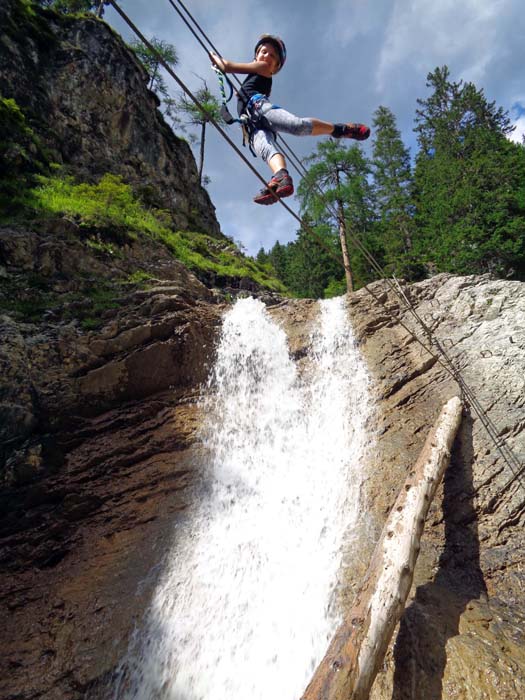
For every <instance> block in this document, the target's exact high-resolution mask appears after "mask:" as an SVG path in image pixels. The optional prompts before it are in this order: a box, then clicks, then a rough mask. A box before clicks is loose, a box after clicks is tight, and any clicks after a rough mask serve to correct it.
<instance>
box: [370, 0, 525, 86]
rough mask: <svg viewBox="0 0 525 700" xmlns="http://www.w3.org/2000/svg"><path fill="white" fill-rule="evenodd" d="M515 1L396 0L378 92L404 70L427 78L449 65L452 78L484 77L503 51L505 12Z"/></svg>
mask: <svg viewBox="0 0 525 700" xmlns="http://www.w3.org/2000/svg"><path fill="white" fill-rule="evenodd" d="M515 1H516V0H499V2H498V1H497V0H463V2H461V3H458V2H456V0H440V2H439V3H437V2H435V0H412V1H408V0H395V4H394V9H393V12H392V15H391V18H390V22H389V26H388V27H387V37H386V41H385V43H384V45H383V47H382V48H381V53H380V60H379V64H378V67H377V73H376V90H377V92H378V93H382V92H384V91H387V92H388V91H389V90H391V89H392V86H395V84H396V82H397V80H398V79H399V73H400V70H403V69H404V70H407V71H408V74H409V75H410V74H416V75H418V76H422V77H425V76H426V75H427V73H428V72H429V71H431V70H433V69H434V68H435V67H436V66H442V65H448V66H449V67H450V68H451V69H452V70H453V72H454V77H455V78H456V79H457V78H465V79H467V80H470V81H473V82H474V83H476V82H477V81H480V80H483V79H484V77H485V76H486V73H487V68H488V67H489V66H490V65H491V63H493V62H494V61H495V60H497V59H498V56H499V55H501V54H503V53H505V51H506V48H507V37H506V36H505V26H506V21H505V17H506V10H507V9H508V8H509V7H510V6H512V5H513V4H515ZM394 89H395V87H394Z"/></svg>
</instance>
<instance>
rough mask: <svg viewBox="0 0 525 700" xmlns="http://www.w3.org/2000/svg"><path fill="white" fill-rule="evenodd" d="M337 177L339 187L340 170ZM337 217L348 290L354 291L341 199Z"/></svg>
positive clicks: (338, 202)
mask: <svg viewBox="0 0 525 700" xmlns="http://www.w3.org/2000/svg"><path fill="white" fill-rule="evenodd" d="M335 178H336V184H337V187H338V188H339V186H340V184H341V180H340V178H339V171H338V170H337V171H336V174H335ZM337 218H338V219H339V243H340V244H341V253H342V255H343V267H344V268H345V277H346V291H347V292H348V293H350V292H353V291H354V280H353V278H352V268H351V267H350V256H349V255H348V245H347V242H346V224H345V209H344V206H343V202H342V201H341V200H340V199H338V200H337Z"/></svg>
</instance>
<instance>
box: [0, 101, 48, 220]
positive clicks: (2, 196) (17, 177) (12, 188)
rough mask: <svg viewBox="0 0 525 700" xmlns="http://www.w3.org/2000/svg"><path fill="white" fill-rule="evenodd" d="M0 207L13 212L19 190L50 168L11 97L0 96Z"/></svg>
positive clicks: (46, 158)
mask: <svg viewBox="0 0 525 700" xmlns="http://www.w3.org/2000/svg"><path fill="white" fill-rule="evenodd" d="M0 164H1V165H0V209H2V210H3V211H4V212H7V213H9V212H12V211H13V210H14V209H15V207H16V200H17V197H18V195H19V192H20V190H21V189H23V188H24V187H28V186H30V185H31V184H32V183H33V182H34V181H35V175H36V174H38V173H44V172H46V171H47V170H48V169H49V161H48V156H47V154H46V153H45V151H44V149H43V148H42V146H41V143H40V140H39V139H38V137H37V136H36V135H35V133H34V131H33V130H32V129H31V127H30V126H29V124H28V122H27V119H26V116H25V114H24V113H23V111H22V110H21V109H20V107H19V106H18V104H17V103H16V102H15V100H13V99H6V98H4V97H2V96H0Z"/></svg>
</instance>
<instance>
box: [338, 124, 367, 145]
mask: <svg viewBox="0 0 525 700" xmlns="http://www.w3.org/2000/svg"><path fill="white" fill-rule="evenodd" d="M332 136H334V137H335V138H336V139H341V138H343V139H355V140H356V141H366V139H367V138H368V137H369V136H370V128H369V127H368V126H366V125H365V124H352V123H351V122H350V123H349V124H335V126H334V132H333V134H332Z"/></svg>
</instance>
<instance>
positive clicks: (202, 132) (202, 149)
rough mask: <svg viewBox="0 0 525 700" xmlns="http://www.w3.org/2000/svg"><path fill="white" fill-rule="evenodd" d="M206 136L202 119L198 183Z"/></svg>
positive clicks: (202, 166) (200, 181)
mask: <svg viewBox="0 0 525 700" xmlns="http://www.w3.org/2000/svg"><path fill="white" fill-rule="evenodd" d="M205 138H206V122H205V121H203V122H202V125H201V148H200V160H199V184H201V185H202V170H203V168H204V140H205Z"/></svg>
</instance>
